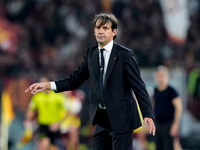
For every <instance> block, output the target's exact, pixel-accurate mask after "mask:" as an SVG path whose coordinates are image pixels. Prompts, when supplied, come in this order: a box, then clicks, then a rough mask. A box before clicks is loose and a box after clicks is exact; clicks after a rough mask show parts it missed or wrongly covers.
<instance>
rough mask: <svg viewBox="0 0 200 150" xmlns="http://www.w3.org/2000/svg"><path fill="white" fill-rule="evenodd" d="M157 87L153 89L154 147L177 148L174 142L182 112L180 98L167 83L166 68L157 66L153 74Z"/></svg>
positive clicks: (176, 140) (177, 135)
mask: <svg viewBox="0 0 200 150" xmlns="http://www.w3.org/2000/svg"><path fill="white" fill-rule="evenodd" d="M155 80H156V83H157V87H156V88H155V91H154V96H153V103H154V104H155V105H154V111H155V124H156V135H155V142H156V149H157V150H169V149H170V150H173V149H175V150H177V149H176V148H175V147H174V143H175V144H176V145H177V142H179V140H178V139H179V123H180V119H181V114H182V102H181V98H180V96H179V95H178V93H177V92H176V90H175V89H174V88H173V87H171V86H170V85H169V83H168V82H169V77H168V71H167V68H166V67H164V66H159V68H158V71H157V72H156V75H155Z"/></svg>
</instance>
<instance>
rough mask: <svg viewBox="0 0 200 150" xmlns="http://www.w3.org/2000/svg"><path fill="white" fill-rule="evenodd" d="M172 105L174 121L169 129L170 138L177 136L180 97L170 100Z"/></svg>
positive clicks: (180, 104) (180, 109) (180, 106)
mask: <svg viewBox="0 0 200 150" xmlns="http://www.w3.org/2000/svg"><path fill="white" fill-rule="evenodd" d="M172 104H173V105H174V109H175V112H174V120H173V123H172V126H171V129H170V135H171V136H176V135H177V134H178V130H179V123H180V119H181V114H182V109H183V108H182V102H181V98H180V97H176V98H174V99H173V100H172Z"/></svg>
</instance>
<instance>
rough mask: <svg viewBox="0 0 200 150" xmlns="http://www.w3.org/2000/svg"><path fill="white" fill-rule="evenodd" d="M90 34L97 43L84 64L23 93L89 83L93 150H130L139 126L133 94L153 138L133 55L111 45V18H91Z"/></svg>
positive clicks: (113, 28)
mask: <svg viewBox="0 0 200 150" xmlns="http://www.w3.org/2000/svg"><path fill="white" fill-rule="evenodd" d="M93 22H94V34H95V37H96V40H97V42H98V44H97V45H94V46H92V47H90V48H88V51H87V54H86V56H85V58H84V61H83V62H82V64H81V65H80V66H79V68H78V69H76V70H75V71H74V72H73V73H72V74H71V75H70V76H69V77H68V78H65V79H62V80H58V81H55V82H46V83H35V84H32V85H31V86H30V87H29V88H28V89H27V90H26V92H27V91H29V90H30V91H31V92H32V94H35V93H37V92H40V91H43V90H55V92H62V91H67V90H74V89H77V88H78V87H79V86H81V85H82V84H83V82H84V81H85V80H87V79H88V78H90V81H91V90H92V95H91V97H92V98H91V107H90V119H91V122H92V124H93V125H96V126H95V131H94V134H93V150H112V149H113V150H132V144H133V143H132V141H133V130H134V129H136V128H138V127H140V126H141V121H140V117H139V114H138V110H137V105H136V102H135V99H134V97H133V91H134V93H135V95H136V98H137V100H138V103H139V106H140V109H141V112H142V115H143V117H144V123H146V124H148V125H149V127H150V128H149V130H150V131H149V133H150V134H151V133H152V134H153V135H154V134H155V126H154V121H153V119H154V113H153V108H152V105H151V102H150V98H149V95H148V93H147V90H146V87H145V84H144V82H143V80H142V79H141V76H140V70H139V67H138V64H137V62H136V60H135V57H134V54H133V52H132V51H131V50H129V49H128V48H125V47H123V46H121V45H119V44H117V43H115V42H114V41H113V39H115V37H116V33H117V27H118V21H117V19H116V17H115V16H114V15H112V14H105V13H100V14H97V15H95V18H94V20H93Z"/></svg>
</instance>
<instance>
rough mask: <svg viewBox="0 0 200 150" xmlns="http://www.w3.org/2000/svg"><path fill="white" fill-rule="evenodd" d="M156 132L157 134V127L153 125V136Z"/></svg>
mask: <svg viewBox="0 0 200 150" xmlns="http://www.w3.org/2000/svg"><path fill="white" fill-rule="evenodd" d="M155 134H156V127H155V125H153V136H155Z"/></svg>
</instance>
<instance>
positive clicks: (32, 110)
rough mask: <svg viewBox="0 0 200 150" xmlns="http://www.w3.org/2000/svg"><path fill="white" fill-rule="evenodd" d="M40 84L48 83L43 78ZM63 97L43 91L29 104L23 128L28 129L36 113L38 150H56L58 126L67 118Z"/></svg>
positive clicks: (58, 135) (52, 92)
mask: <svg viewBox="0 0 200 150" xmlns="http://www.w3.org/2000/svg"><path fill="white" fill-rule="evenodd" d="M40 81H41V82H46V81H49V80H48V78H46V77H43V78H41V80H40ZM65 105H66V104H65V96H64V95H63V94H55V93H54V91H45V92H41V93H38V94H36V95H34V96H33V97H32V99H31V102H30V104H29V108H28V110H27V113H26V119H25V121H24V125H25V128H29V127H30V126H31V124H32V119H33V118H34V116H35V115H36V112H38V116H37V120H38V123H39V131H38V148H37V149H39V150H47V149H49V150H58V147H57V146H56V144H57V143H56V142H57V141H58V139H59V138H60V132H59V128H60V124H61V123H62V121H64V119H65V118H66V117H67V116H68V113H67V109H66V106H65Z"/></svg>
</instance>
